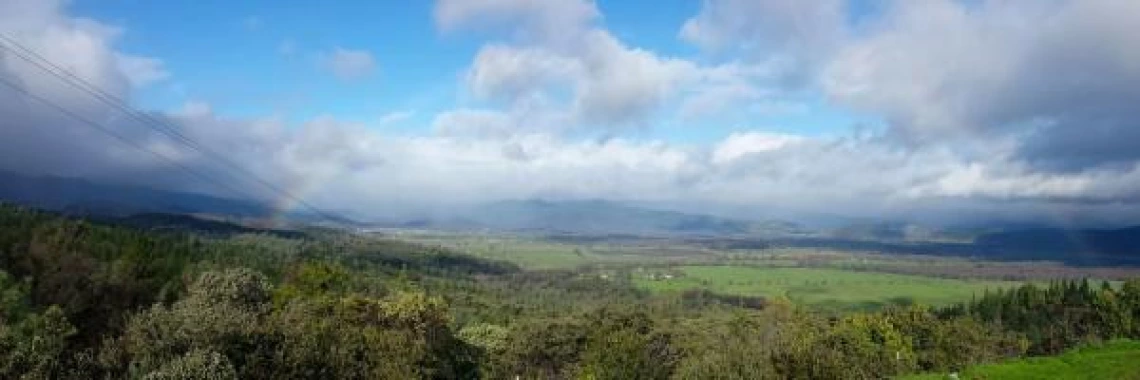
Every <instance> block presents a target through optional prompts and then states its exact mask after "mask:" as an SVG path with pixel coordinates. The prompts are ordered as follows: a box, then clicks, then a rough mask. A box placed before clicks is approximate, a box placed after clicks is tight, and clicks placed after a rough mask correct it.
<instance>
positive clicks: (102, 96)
mask: <svg viewBox="0 0 1140 380" xmlns="http://www.w3.org/2000/svg"><path fill="white" fill-rule="evenodd" d="M0 40H2V41H3V42H5V44H7V45H11V46H12V47H9V46H5V44H0V48H4V49H5V50H7V51H9V52H11V53H12V54H13V55H15V56H16V57H18V58H20V59H22V60H24V61H25V62H28V63H30V64H32V65H34V66H36V67H37V68H39V69H40V70H42V71H44V72H46V73H48V74H51V75H52V76H54V77H56V78H57V79H59V80H61V81H63V82H64V83H66V84H68V85H70V86H72V87H75V88H76V89H79V90H81V91H83V92H86V93H87V94H89V95H91V96H93V97H95V98H96V99H98V100H99V101H101V102H103V103H105V104H107V105H109V106H111V107H114V108H115V109H118V110H119V111H120V112H122V113H123V114H125V115H127V116H128V117H130V118H132V119H134V120H135V121H138V122H139V123H141V124H143V125H144V126H146V127H148V128H150V129H153V130H155V131H158V132H159V133H162V134H164V135H166V136H168V137H170V138H173V139H175V140H177V141H178V142H180V143H182V144H183V145H186V146H187V147H189V148H190V149H193V150H195V151H197V152H198V153H201V154H202V155H204V156H208V157H210V158H213V159H215V160H217V161H219V162H221V163H223V164H224V165H225V166H227V167H229V168H230V169H232V170H234V171H237V172H240V173H241V174H244V175H245V178H244V179H246V180H251V181H254V182H257V183H258V184H260V185H261V186H263V187H265V188H267V189H269V190H270V191H272V192H274V193H277V194H279V195H281V196H283V197H285V198H288V199H289V200H292V201H294V202H296V203H297V204H299V205H301V206H303V207H305V208H307V209H309V210H310V211H312V212H313V213H315V214H317V215H318V216H320V217H322V218H324V219H326V220H329V221H334V222H336V221H340V220H342V218H339V217H337V216H334V215H330V214H329V213H327V212H325V211H323V210H321V209H319V208H317V207H315V206H313V205H312V204H310V203H308V202H306V201H305V200H304V199H302V198H300V197H298V196H295V195H293V194H291V193H289V192H288V191H286V190H284V189H282V188H280V187H278V186H276V185H274V184H273V183H272V182H270V181H268V180H265V179H263V178H261V177H259V176H258V175H257V174H255V173H253V172H251V171H249V170H248V169H245V168H244V167H242V166H241V165H240V164H238V163H236V162H234V161H233V160H230V159H229V158H227V157H226V156H224V155H221V154H218V153H217V152H216V151H213V150H211V149H209V148H207V147H206V146H205V145H203V144H201V143H198V142H197V141H194V140H193V139H191V138H189V137H187V136H186V135H184V134H182V133H180V132H179V131H178V128H175V127H173V126H171V125H170V124H169V123H167V122H165V121H163V120H160V119H157V118H155V117H153V116H150V115H149V114H147V113H145V112H141V111H138V110H136V109H134V108H132V107H130V106H129V105H127V103H126V101H124V100H123V99H121V98H119V97H116V96H115V95H112V94H109V93H107V92H106V91H103V90H102V89H100V88H99V87H98V86H96V85H94V84H92V83H90V82H88V81H86V80H84V79H83V78H81V77H79V76H78V75H76V74H74V73H72V72H71V71H69V70H67V69H64V68H62V67H60V66H59V65H56V64H55V63H52V62H51V61H50V60H48V59H47V58H44V57H43V56H42V55H40V54H37V53H36V52H35V51H33V50H31V49H29V48H27V47H26V46H24V45H22V44H20V43H19V42H17V41H16V40H15V39H13V38H11V37H8V36H7V35H4V34H3V33H0ZM13 47H14V48H13ZM8 84H9V85H11V83H8ZM9 87H11V86H9ZM21 90H23V89H21ZM23 91H24V92H25V93H26V90H23ZM53 108H61V107H53ZM104 129H105V128H104ZM132 145H134V144H132ZM136 147H138V146H137V145H136ZM168 161H169V159H168ZM179 166H183V165H179Z"/></svg>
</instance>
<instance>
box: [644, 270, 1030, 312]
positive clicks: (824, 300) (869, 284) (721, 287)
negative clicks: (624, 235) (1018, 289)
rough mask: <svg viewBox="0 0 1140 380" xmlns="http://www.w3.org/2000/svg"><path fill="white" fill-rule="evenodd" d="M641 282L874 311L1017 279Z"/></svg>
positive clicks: (942, 299) (789, 276)
mask: <svg viewBox="0 0 1140 380" xmlns="http://www.w3.org/2000/svg"><path fill="white" fill-rule="evenodd" d="M634 281H635V283H636V284H637V285H638V286H640V287H642V288H645V289H648V290H650V291H655V292H675V291H682V290H686V289H695V288H701V289H708V290H711V291H713V292H717V293H722V294H737V295H759V296H766V297H775V296H784V297H787V298H788V299H790V300H792V301H793V302H796V303H799V304H803V305H808V306H813V307H819V308H826V309H870V308H876V307H880V306H882V305H885V304H890V303H904V302H909V301H913V302H916V303H921V304H926V305H935V306H938V305H946V304H950V303H953V302H958V301H965V300H969V299H970V297H971V296H972V295H973V294H980V293H981V292H982V291H984V290H985V289H987V288H991V289H993V288H1000V287H1010V286H1015V285H1018V284H1019V283H1018V282H1012V281H980V280H955V279H943V278H934V277H925V276H913V275H901V274H889V273H876V272H862V271H848V270H841V269H828V268H763V267H745V266H681V267H676V268H673V269H650V270H643V271H638V272H635V273H634Z"/></svg>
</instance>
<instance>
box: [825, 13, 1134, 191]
mask: <svg viewBox="0 0 1140 380" xmlns="http://www.w3.org/2000/svg"><path fill="white" fill-rule="evenodd" d="M1136 14H1140V3H1138V2H1133V1H1112V0H1088V1H1055V2H1000V1H987V2H981V3H979V4H972V5H971V4H964V3H961V2H955V1H949V0H940V1H922V2H899V3H897V4H895V6H894V7H892V8H890V9H889V10H888V11H887V13H886V14H884V15H883V16H882V18H881V20H879V21H877V22H876V23H874V24H873V25H872V26H871V27H870V28H869V29H868V31H867V32H866V34H865V35H864V36H862V37H861V38H859V39H856V40H853V41H852V42H851V43H850V44H848V45H846V46H844V47H843V49H841V50H840V51H839V53H838V55H837V56H836V57H835V59H834V60H833V61H832V62H831V63H830V64H829V65H828V67H827V69H826V71H825V75H824V77H823V82H822V83H823V86H824V87H823V88H824V90H825V91H826V92H827V93H828V94H829V95H830V96H831V97H832V98H833V99H834V100H835V101H837V102H839V103H841V104H844V105H848V106H853V107H857V108H858V109H860V110H863V111H866V112H872V113H875V114H879V115H882V117H883V118H884V119H886V120H887V121H888V122H890V124H891V126H892V128H893V129H894V132H896V133H897V135H898V136H899V137H903V138H904V139H906V140H908V141H910V142H918V143H932V142H944V141H946V140H947V139H959V140H963V141H964V142H965V143H967V144H969V143H970V142H971V141H974V140H979V139H980V140H985V139H993V138H1016V139H1019V141H1020V144H1019V145H1020V146H1019V147H1018V149H1017V150H1018V152H1017V153H1018V156H1019V157H1020V158H1021V159H1025V160H1027V161H1030V162H1033V163H1034V164H1035V165H1036V166H1037V167H1038V168H1042V169H1048V170H1060V171H1071V170H1083V169H1088V168H1093V167H1095V166H1098V165H1104V164H1113V165H1121V164H1124V165H1127V163H1129V162H1134V161H1135V160H1137V159H1140V151H1138V150H1137V149H1135V148H1136V147H1135V144H1134V143H1129V142H1131V141H1137V140H1138V139H1140V124H1137V122H1136V120H1138V119H1140V108H1137V107H1135V106H1134V104H1132V103H1133V102H1132V101H1131V99H1137V98H1140V39H1136V38H1134V37H1133V36H1136V35H1140V23H1137V22H1135V17H1133V15H1136Z"/></svg>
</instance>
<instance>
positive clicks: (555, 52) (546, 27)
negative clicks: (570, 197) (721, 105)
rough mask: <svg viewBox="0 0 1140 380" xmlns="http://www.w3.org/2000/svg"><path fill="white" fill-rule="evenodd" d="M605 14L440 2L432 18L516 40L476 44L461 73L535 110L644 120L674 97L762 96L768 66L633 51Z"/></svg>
mask: <svg viewBox="0 0 1140 380" xmlns="http://www.w3.org/2000/svg"><path fill="white" fill-rule="evenodd" d="M599 17H600V14H599V13H598V12H597V9H596V8H595V7H594V4H593V3H592V2H589V1H584V0H558V1H547V2H533V1H501V0H500V1H493V0H486V1H440V2H438V3H437V6H436V24H437V26H438V27H439V28H440V29H441V30H442V31H444V32H454V31H455V30H462V29H465V28H466V29H490V30H499V31H505V32H506V33H507V35H508V36H510V37H511V38H508V39H507V40H506V41H501V42H494V43H489V44H486V45H484V46H483V47H482V48H481V49H480V50H479V52H478V54H477V55H476V57H475V60H474V62H473V63H472V64H471V67H470V68H469V70H468V72H467V75H466V79H465V81H466V85H467V88H468V89H469V90H470V92H471V93H472V94H473V95H475V96H476V97H477V98H479V99H483V100H492V101H496V102H500V103H505V104H506V105H507V107H520V106H523V107H527V108H529V109H530V111H532V112H533V110H534V109H535V107H534V104H536V103H540V104H543V105H544V106H545V108H547V109H561V110H566V111H568V112H569V113H570V114H571V116H572V117H573V121H572V122H571V124H573V125H576V126H585V127H594V128H601V129H603V130H609V129H621V128H624V127H630V126H643V125H644V124H645V123H647V122H648V120H649V119H650V118H652V116H653V115H654V114H656V113H657V112H659V111H660V110H661V108H662V107H663V106H664V105H666V104H668V103H670V102H673V101H678V99H680V101H684V102H686V103H689V104H690V105H688V106H685V107H684V111H682V112H683V113H684V115H681V116H688V115H690V114H694V113H700V112H705V111H706V109H707V108H709V106H708V105H707V103H709V101H708V100H700V99H697V100H685V99H687V98H688V97H704V98H708V97H717V98H718V100H722V101H728V102H730V103H729V104H731V102H735V101H746V100H750V99H749V98H747V97H726V96H724V95H723V94H724V90H723V88H725V87H729V86H734V87H736V88H738V89H739V88H745V87H748V88H749V89H747V90H745V91H751V92H758V90H755V89H751V88H750V87H752V86H755V84H754V83H753V81H754V80H755V79H757V78H758V77H763V76H766V75H768V74H769V70H768V69H767V68H761V67H750V66H746V65H742V64H738V63H729V64H724V65H718V66H703V65H699V64H697V63H695V62H693V61H689V60H685V59H680V58H673V57H663V56H660V55H658V54H656V53H654V52H651V51H648V50H643V49H638V48H635V47H630V46H628V45H626V44H625V43H623V42H622V41H620V40H619V39H617V38H616V37H615V36H614V35H613V34H611V33H610V32H609V31H607V30H605V29H604V28H601V27H599V26H598V25H596V19H597V18H599ZM520 36H521V37H520ZM701 103H705V104H701ZM515 113H517V112H510V114H515ZM515 124H523V123H515Z"/></svg>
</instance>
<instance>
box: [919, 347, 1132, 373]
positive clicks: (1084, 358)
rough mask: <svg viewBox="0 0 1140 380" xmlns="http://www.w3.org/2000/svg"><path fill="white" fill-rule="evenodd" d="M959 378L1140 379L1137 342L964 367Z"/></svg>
mask: <svg viewBox="0 0 1140 380" xmlns="http://www.w3.org/2000/svg"><path fill="white" fill-rule="evenodd" d="M949 378H950V377H949V375H946V374H923V375H915V376H906V377H903V378H902V379H906V380H942V379H949ZM958 378H959V379H1026V380H1028V379H1097V380H1109V379H1133V380H1136V379H1140V342H1138V341H1130V340H1121V341H1113V342H1108V343H1106V344H1104V345H1102V346H1095V347H1084V348H1078V349H1075V350H1072V351H1069V352H1066V353H1064V354H1062V355H1058V356H1050V357H1040V358H1028V359H1022V360H1016V361H1011V362H1006V363H999V364H988V365H981V366H977V367H971V368H967V369H966V370H965V371H962V373H960V374H958Z"/></svg>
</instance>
